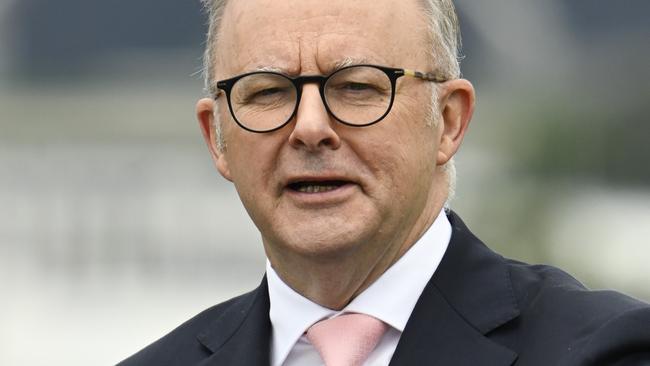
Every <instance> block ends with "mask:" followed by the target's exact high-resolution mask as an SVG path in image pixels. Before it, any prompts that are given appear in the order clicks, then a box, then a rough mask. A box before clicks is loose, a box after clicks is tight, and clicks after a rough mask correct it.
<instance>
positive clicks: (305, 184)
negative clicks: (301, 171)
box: [287, 180, 351, 194]
mask: <svg viewBox="0 0 650 366" xmlns="http://www.w3.org/2000/svg"><path fill="white" fill-rule="evenodd" d="M348 184H351V182H348V181H343V180H323V181H297V182H293V183H289V184H288V185H287V188H288V189H290V190H292V191H294V192H299V193H307V194H314V193H324V192H330V191H333V190H336V189H339V188H341V187H343V186H345V185H348Z"/></svg>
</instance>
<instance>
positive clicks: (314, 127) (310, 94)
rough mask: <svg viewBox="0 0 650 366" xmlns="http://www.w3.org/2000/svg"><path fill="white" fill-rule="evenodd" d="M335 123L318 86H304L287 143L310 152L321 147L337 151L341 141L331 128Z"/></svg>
mask: <svg viewBox="0 0 650 366" xmlns="http://www.w3.org/2000/svg"><path fill="white" fill-rule="evenodd" d="M335 123H336V122H335V121H334V119H333V118H332V117H331V116H330V114H329V113H328V112H327V108H326V107H325V102H324V101H323V98H322V97H321V94H320V90H319V89H318V85H314V84H305V85H304V86H303V89H302V95H301V96H300V101H299V104H298V111H297V112H296V116H295V125H294V128H293V131H292V132H291V135H290V136H289V143H290V144H291V145H292V146H294V147H296V148H299V147H300V148H307V149H308V150H311V151H314V150H317V149H319V148H321V147H327V148H330V149H338V148H339V146H340V144H341V139H340V137H339V135H338V134H337V133H336V131H335V130H334V128H333V125H334V124H335Z"/></svg>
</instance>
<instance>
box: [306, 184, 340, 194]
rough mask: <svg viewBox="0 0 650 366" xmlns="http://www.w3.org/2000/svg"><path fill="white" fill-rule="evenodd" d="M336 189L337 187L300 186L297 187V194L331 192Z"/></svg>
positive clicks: (331, 185)
mask: <svg viewBox="0 0 650 366" xmlns="http://www.w3.org/2000/svg"><path fill="white" fill-rule="evenodd" d="M336 188H338V186H337V185H333V184H330V185H320V184H319V185H315V184H310V185H301V186H300V187H298V192H303V193H321V192H327V191H331V190H334V189H336Z"/></svg>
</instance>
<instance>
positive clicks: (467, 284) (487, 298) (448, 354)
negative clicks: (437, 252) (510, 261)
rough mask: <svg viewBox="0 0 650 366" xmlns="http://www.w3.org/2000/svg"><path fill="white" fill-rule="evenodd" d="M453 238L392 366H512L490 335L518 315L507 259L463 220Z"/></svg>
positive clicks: (510, 356) (455, 224)
mask: <svg viewBox="0 0 650 366" xmlns="http://www.w3.org/2000/svg"><path fill="white" fill-rule="evenodd" d="M449 221H450V222H451V224H452V228H453V233H452V238H451V241H450V243H449V247H448V248H447V252H446V253H445V256H444V257H443V259H442V261H441V263H440V265H439V266H438V269H437V270H436V272H435V274H434V275H433V277H432V278H431V280H430V281H429V283H428V284H427V286H426V287H425V289H424V291H423V293H422V295H421V296H420V299H419V300H418V303H417V304H416V306H415V309H414V310H413V313H412V314H411V317H410V318H409V321H408V323H407V324H406V327H405V329H404V332H403V333H402V336H401V338H400V341H399V344H398V346H397V349H396V350H395V353H394V355H393V359H392V360H391V363H390V365H391V366H400V365H417V364H430V363H435V364H438V365H468V366H469V365H494V366H505V365H511V364H512V363H513V362H514V361H515V360H516V358H517V354H516V353H515V352H513V351H512V350H510V349H508V348H506V347H504V346H502V345H500V344H498V343H495V342H493V341H492V340H490V339H489V338H488V337H486V335H487V334H488V333H489V332H490V331H492V330H494V329H495V328H497V327H499V326H501V325H503V324H505V323H507V322H509V321H510V320H512V319H514V318H516V317H517V316H518V315H519V310H518V308H517V304H516V300H515V297H514V293H513V292H512V289H511V283H510V276H509V272H508V268H507V266H506V265H505V262H504V259H503V258H502V257H500V256H499V255H497V254H495V253H494V252H492V251H490V250H489V249H488V248H487V247H485V246H484V245H483V243H481V242H480V241H479V240H478V239H477V238H476V237H474V235H472V233H471V232H470V231H469V229H467V227H466V226H465V225H464V224H463V222H462V221H461V220H460V218H459V217H458V216H456V215H455V214H454V213H451V214H450V215H449Z"/></svg>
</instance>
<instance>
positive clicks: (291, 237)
mask: <svg viewBox="0 0 650 366" xmlns="http://www.w3.org/2000/svg"><path fill="white" fill-rule="evenodd" d="M372 232H376V230H369V228H367V227H363V228H360V227H358V226H356V225H350V222H345V223H339V224H338V225H328V224H323V223H319V224H308V223H306V222H303V224H302V225H298V226H295V227H292V228H291V229H290V230H289V232H284V233H277V234H278V235H277V236H276V239H277V240H274V241H273V242H275V244H276V245H275V246H276V248H281V249H280V250H282V251H285V252H286V251H289V252H290V253H294V254H296V255H299V256H302V257H312V258H313V259H322V260H327V259H332V258H340V257H341V256H347V255H350V254H351V253H352V252H355V251H357V250H359V249H360V248H362V247H363V245H364V244H366V243H370V242H373V240H372V239H371V238H370V236H371V235H368V234H367V233H372Z"/></svg>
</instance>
